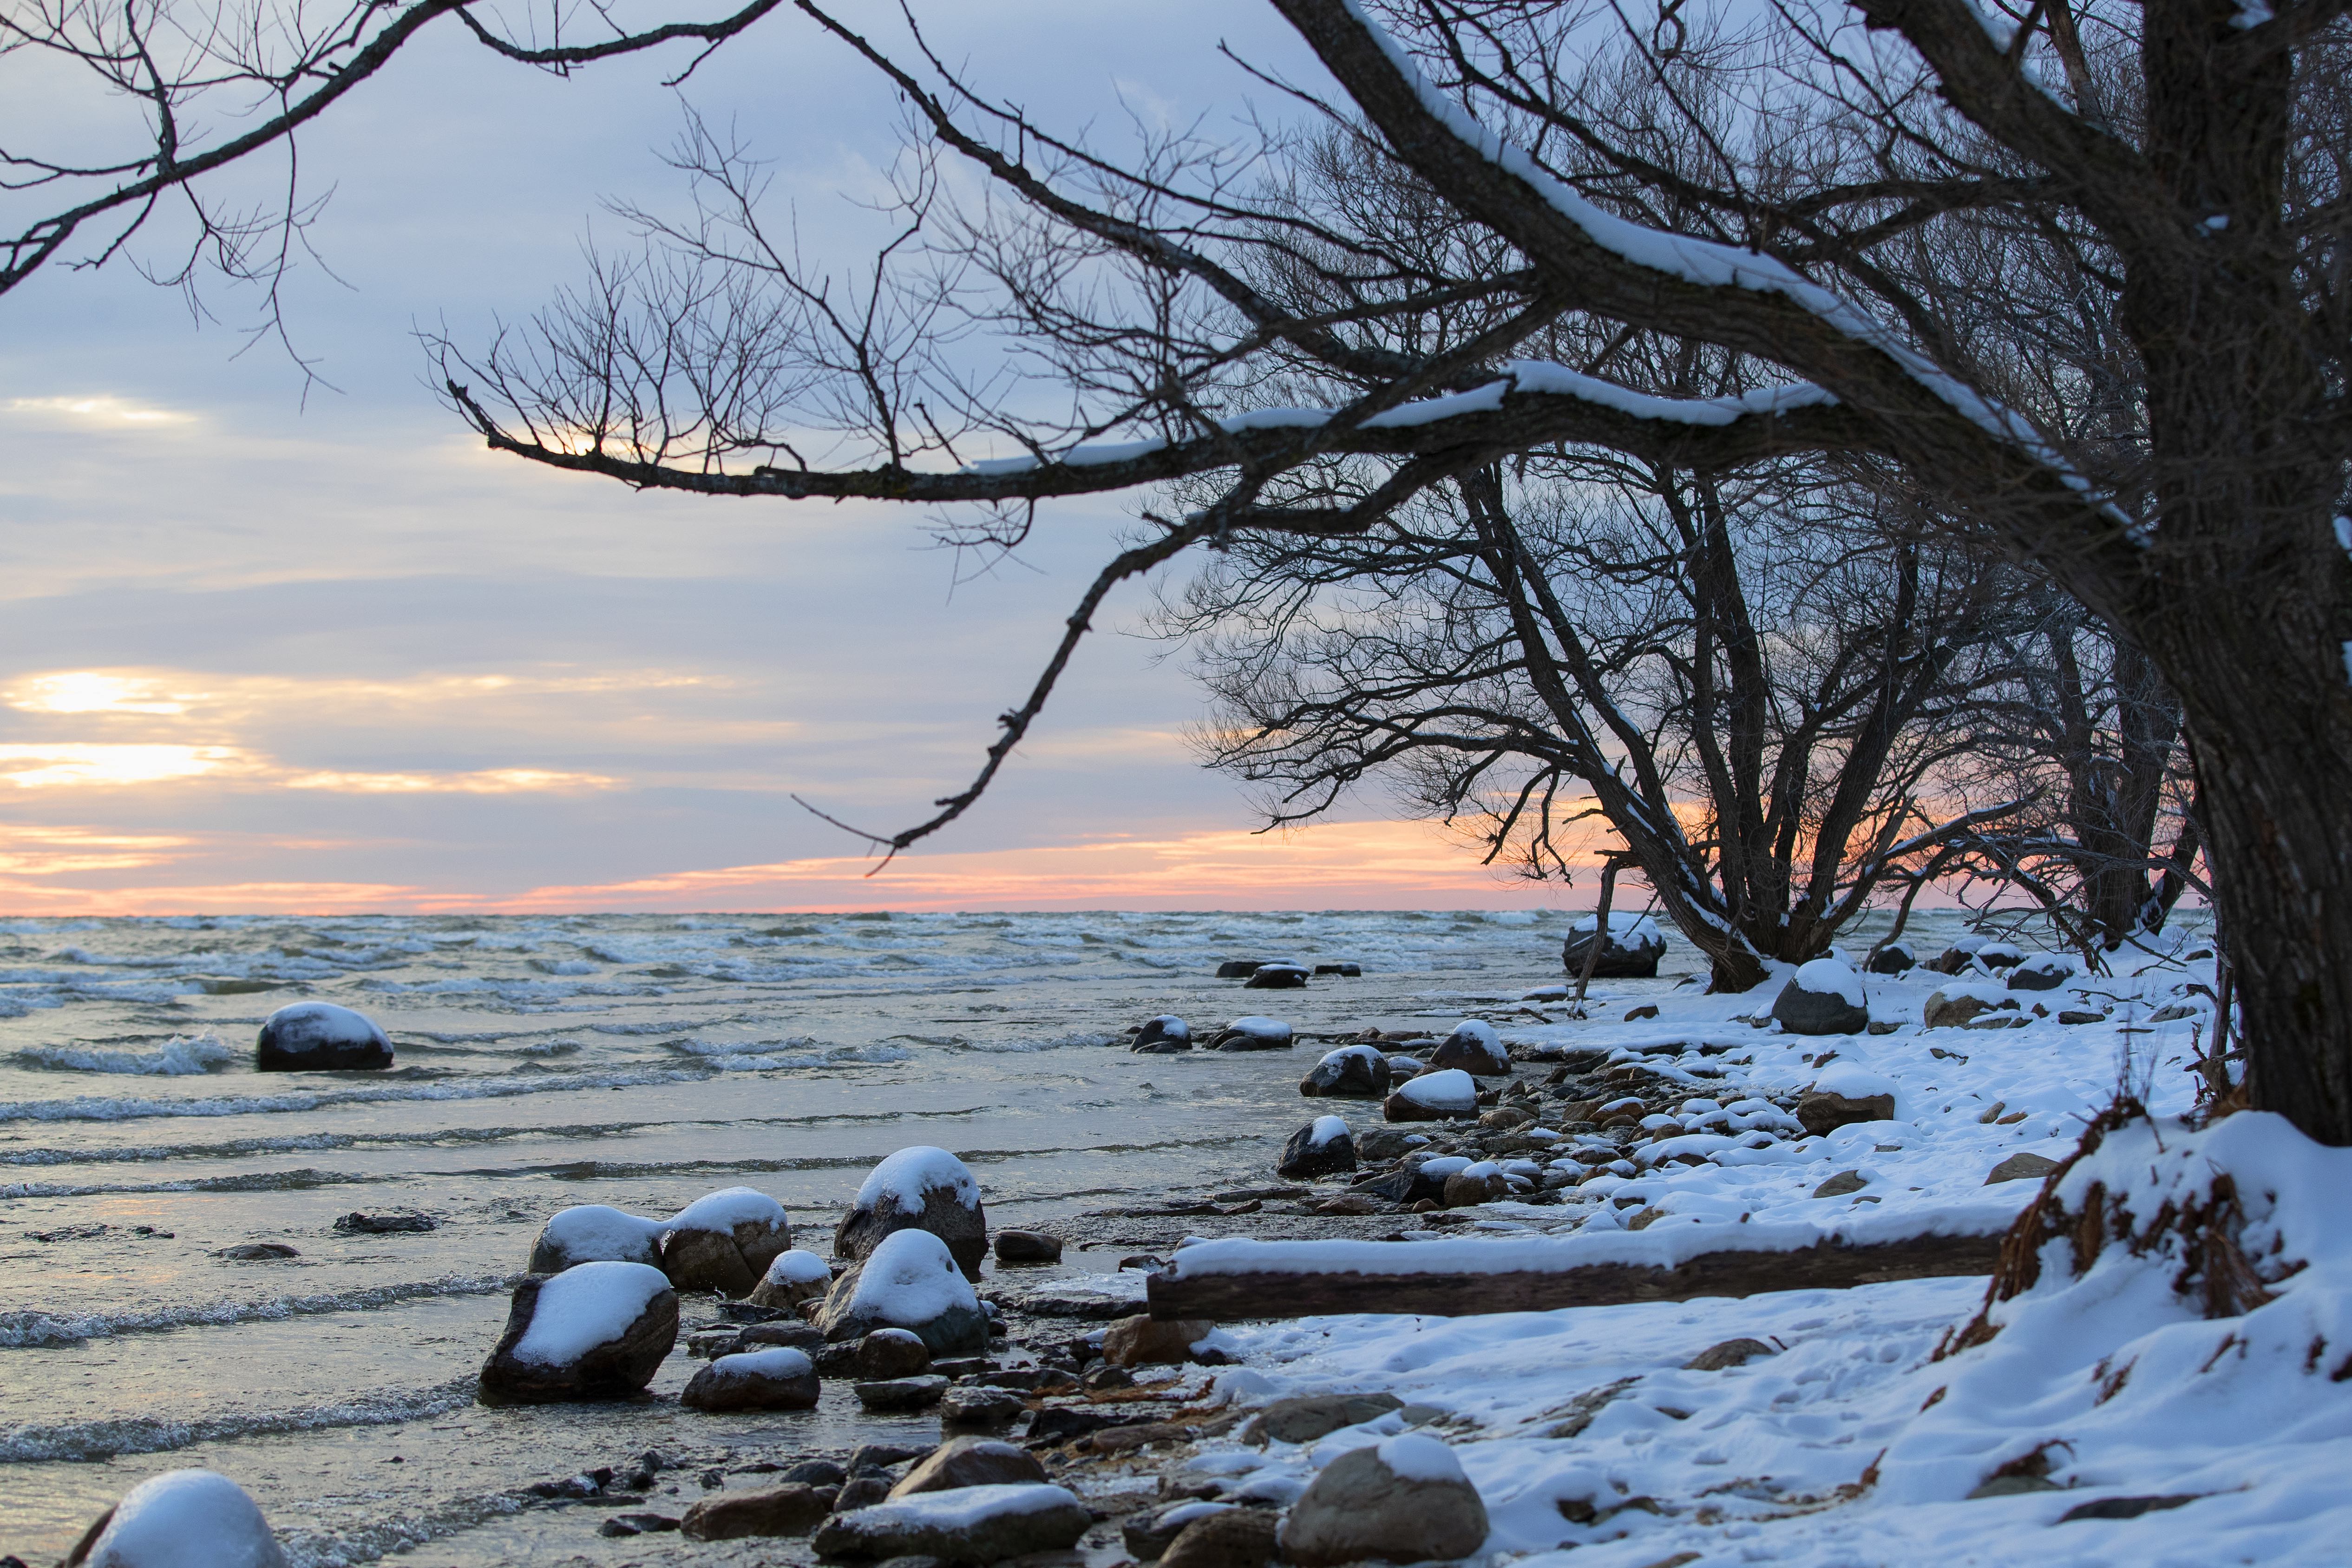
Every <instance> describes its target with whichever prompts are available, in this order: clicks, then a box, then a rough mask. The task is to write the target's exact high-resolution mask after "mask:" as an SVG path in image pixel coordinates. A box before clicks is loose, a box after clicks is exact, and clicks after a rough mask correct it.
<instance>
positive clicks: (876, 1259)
mask: <svg viewBox="0 0 2352 1568" xmlns="http://www.w3.org/2000/svg"><path fill="white" fill-rule="evenodd" d="M817 1326H818V1327H819V1328H821V1329H823V1330H824V1336H825V1338H827V1339H828V1340H833V1341H836V1342H838V1341H841V1340H848V1339H859V1338H862V1337H864V1336H865V1335H866V1334H867V1333H872V1332H873V1331H874V1330H876V1329H879V1328H900V1329H908V1330H911V1331H912V1332H914V1333H917V1334H919V1335H920V1336H921V1338H922V1341H923V1343H925V1344H926V1345H928V1346H929V1348H930V1352H931V1354H933V1355H950V1354H968V1353H971V1352H974V1351H978V1350H981V1349H983V1348H985V1346H986V1345H987V1343H988V1320H987V1317H986V1316H985V1314H983V1313H982V1311H981V1305H980V1298H979V1297H978V1296H977V1295H975V1294H974V1293H973V1291H972V1288H971V1281H969V1280H967V1279H966V1278H964V1274H963V1270H961V1268H960V1267H959V1266H958V1264H957V1262H956V1259H955V1256H954V1254H953V1253H951V1252H950V1251H949V1250H948V1247H947V1243H946V1242H944V1241H941V1240H940V1239H939V1238H938V1237H936V1236H934V1235H932V1234H931V1233H930V1232H929V1231H928V1230H918V1229H912V1228H909V1229H906V1230H894V1231H892V1232H891V1233H890V1234H889V1235H887V1236H886V1237H884V1238H883V1239H881V1241H880V1242H879V1243H877V1245H876V1246H875V1249H874V1250H873V1251H872V1252H871V1253H870V1254H869V1255H868V1256H867V1257H866V1260H865V1261H864V1262H863V1263H862V1264H860V1265H859V1266H858V1267H857V1268H856V1269H854V1270H851V1271H850V1272H848V1273H846V1274H844V1275H843V1276H842V1277H841V1278H840V1279H838V1280H836V1281H834V1284H833V1290H832V1291H831V1293H830V1294H829V1295H827V1296H826V1298H825V1304H824V1311H823V1312H821V1313H820V1314H819V1316H818V1319H817Z"/></svg>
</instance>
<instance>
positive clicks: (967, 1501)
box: [847, 1232, 1084, 1530]
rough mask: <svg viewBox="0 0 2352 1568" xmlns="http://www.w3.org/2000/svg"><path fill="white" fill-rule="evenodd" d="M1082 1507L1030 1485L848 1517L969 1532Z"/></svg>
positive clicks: (1062, 1491)
mask: <svg viewBox="0 0 2352 1568" xmlns="http://www.w3.org/2000/svg"><path fill="white" fill-rule="evenodd" d="M901 1234H905V1233H904V1232H901ZM1082 1506H1084V1505H1083V1504H1081V1503H1079V1501H1078V1499H1077V1494H1076V1493H1075V1492H1072V1491H1071V1490H1068V1489H1067V1488H1066V1487H1057V1486H1040V1485H1037V1484H1035V1483H1034V1482H1031V1483H1025V1484H1015V1485H1011V1486H985V1487H952V1488H950V1489H949V1490H946V1491H924V1492H915V1493H912V1494H910V1495H908V1496H907V1497H901V1498H893V1499H891V1500H889V1501H888V1502H877V1503H875V1504H874V1505H873V1506H871V1507H869V1508H861V1509H857V1510H855V1511H852V1512H851V1513H850V1514H849V1515H848V1516H847V1517H848V1518H850V1519H853V1520H855V1521H857V1522H858V1523H859V1524H861V1525H868V1526H871V1527H873V1528H876V1529H884V1528H905V1527H907V1526H909V1525H912V1526H919V1527H924V1528H928V1529H932V1530H969V1529H971V1527H972V1526H973V1525H976V1524H979V1523H981V1522H982V1521H985V1520H991V1519H1001V1518H1003V1516H1004V1515H1006V1514H1009V1513H1035V1512H1037V1511H1040V1510H1043V1509H1053V1508H1076V1507H1082Z"/></svg>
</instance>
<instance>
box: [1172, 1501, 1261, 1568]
mask: <svg viewBox="0 0 2352 1568" xmlns="http://www.w3.org/2000/svg"><path fill="white" fill-rule="evenodd" d="M1281 1532H1282V1521H1280V1520H1279V1519H1277V1518H1276V1517H1275V1515H1274V1514H1273V1513H1272V1512H1271V1511H1268V1510H1266V1509H1262V1508H1234V1509H1227V1510H1225V1511H1223V1512H1221V1513H1212V1514H1209V1515H1207V1516H1205V1517H1203V1518H1200V1519H1195V1520H1193V1521H1192V1522H1190V1523H1188V1524H1186V1525H1185V1526H1184V1528H1183V1529H1181V1530H1180V1531H1177V1532H1176V1538H1175V1539H1174V1540H1173V1541H1171V1542H1169V1543H1168V1546H1167V1549H1166V1550H1165V1551H1164V1552H1161V1553H1160V1568H1266V1564H1267V1563H1271V1562H1273V1561H1274V1555H1275V1552H1276V1546H1277V1543H1278V1542H1279V1540H1280V1537H1281Z"/></svg>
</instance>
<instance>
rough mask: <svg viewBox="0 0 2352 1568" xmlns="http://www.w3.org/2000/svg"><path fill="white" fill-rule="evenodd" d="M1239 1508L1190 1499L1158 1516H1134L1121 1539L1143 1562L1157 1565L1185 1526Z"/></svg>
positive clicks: (1227, 1504)
mask: <svg viewBox="0 0 2352 1568" xmlns="http://www.w3.org/2000/svg"><path fill="white" fill-rule="evenodd" d="M1234 1506H1235V1505H1234V1504H1233V1503H1230V1502H1203V1501H1201V1500H1198V1499H1192V1498H1187V1499H1186V1500H1184V1501H1182V1502H1179V1503H1174V1504H1171V1506H1169V1507H1167V1508H1163V1509H1161V1510H1160V1511H1159V1512H1157V1513H1137V1514H1130V1515H1129V1517H1128V1519H1127V1521H1126V1522H1125V1523H1124V1524H1122V1525H1121V1526H1120V1527H1119V1536H1120V1538H1121V1540H1123V1541H1124V1542H1126V1545H1127V1550H1128V1552H1129V1554H1130V1555H1132V1556H1133V1557H1134V1558H1135V1559H1136V1561H1137V1562H1139V1563H1155V1562H1158V1561H1159V1559H1160V1553H1161V1552H1165V1551H1167V1550H1168V1547H1169V1543H1170V1542H1173V1541H1174V1540H1175V1539H1176V1538H1177V1537H1178V1536H1179V1535H1181V1534H1182V1533H1183V1532H1184V1527H1185V1526H1186V1525H1188V1524H1190V1523H1192V1521H1194V1520H1196V1519H1206V1518H1208V1517H1209V1515H1211V1514H1213V1513H1224V1512H1226V1511H1230V1510H1231V1509H1233V1508H1234Z"/></svg>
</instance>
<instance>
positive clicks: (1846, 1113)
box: [1797, 1089, 1895, 1137]
mask: <svg viewBox="0 0 2352 1568" xmlns="http://www.w3.org/2000/svg"><path fill="white" fill-rule="evenodd" d="M1894 1117H1895V1096H1894V1095H1892V1094H1863V1095H1857V1096H1853V1097H1851V1098H1849V1097H1848V1096H1846V1095H1843V1094H1824V1093H1822V1092H1821V1091H1820V1090H1818V1089H1813V1090H1808V1091H1806V1092H1805V1093H1804V1095H1803V1096H1802V1097H1801V1098H1800V1099H1799V1100H1798V1102H1797V1120H1798V1122H1799V1123H1801V1124H1802V1125H1803V1127H1804V1129H1805V1131H1807V1132H1808V1133H1811V1134H1814V1135H1815V1136H1817V1137H1818V1136H1820V1135H1821V1134H1824V1133H1834V1132H1836V1131H1837V1130H1838V1129H1839V1128H1840V1127H1850V1126H1852V1125H1853V1124H1855V1123H1857V1122H1887V1121H1892V1120H1893V1119H1894Z"/></svg>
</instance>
